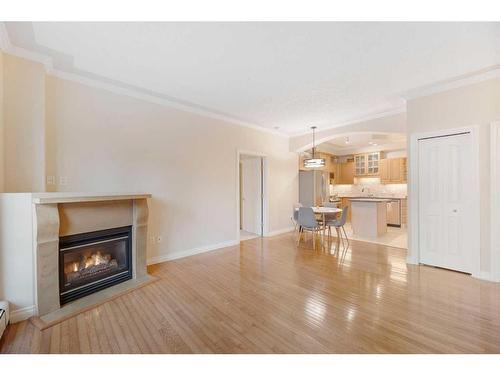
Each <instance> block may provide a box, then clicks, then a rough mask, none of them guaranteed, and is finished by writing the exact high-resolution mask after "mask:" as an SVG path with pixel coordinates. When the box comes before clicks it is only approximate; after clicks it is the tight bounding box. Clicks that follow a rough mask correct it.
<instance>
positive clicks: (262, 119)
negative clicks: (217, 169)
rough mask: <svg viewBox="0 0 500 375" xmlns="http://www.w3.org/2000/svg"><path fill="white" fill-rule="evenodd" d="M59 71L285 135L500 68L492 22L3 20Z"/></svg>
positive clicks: (13, 36) (499, 32)
mask: <svg viewBox="0 0 500 375" xmlns="http://www.w3.org/2000/svg"><path fill="white" fill-rule="evenodd" d="M6 28H7V31H8V34H9V37H10V40H11V43H12V44H13V45H16V46H18V47H22V48H25V49H28V50H30V51H34V52H39V53H43V54H46V55H49V56H51V57H52V58H53V61H54V66H55V68H56V69H58V70H60V71H65V72H72V73H77V74H80V75H83V76H88V77H91V78H94V79H102V80H105V81H108V82H113V83H114V84H117V85H121V84H123V85H127V87H133V88H137V89H138V90H143V91H144V92H147V93H149V94H153V95H157V96H159V97H165V98H168V99H170V100H174V101H178V102H179V103H183V104H187V105H188V106H192V107H193V108H201V109H204V110H207V111H211V112H213V113H215V114H219V115H224V116H227V117H229V118H232V119H235V120H238V121H243V122H246V123H250V124H254V125H258V126H262V127H265V128H268V129H273V128H276V127H277V128H279V131H280V132H284V133H288V134H295V133H301V132H304V131H307V130H308V128H309V126H311V125H316V126H318V128H319V130H321V129H324V128H329V127H333V126H335V125H336V124H340V123H342V122H345V121H350V120H353V119H356V118H358V117H361V116H366V115H369V114H374V113H377V112H383V111H387V110H393V109H394V108H397V107H401V106H403V105H404V100H403V99H402V98H401V93H402V92H405V91H408V90H411V89H414V88H416V87H421V86H425V85H429V84H432V83H434V82H437V81H441V80H444V79H448V78H452V77H456V76H459V75H462V74H466V73H469V72H471V71H476V70H480V69H483V68H486V67H489V66H492V65H495V64H498V63H499V62H500V49H499V48H498V46H499V45H500V24H498V23H497V24H494V23H331V22H330V23H50V22H49V23H6Z"/></svg>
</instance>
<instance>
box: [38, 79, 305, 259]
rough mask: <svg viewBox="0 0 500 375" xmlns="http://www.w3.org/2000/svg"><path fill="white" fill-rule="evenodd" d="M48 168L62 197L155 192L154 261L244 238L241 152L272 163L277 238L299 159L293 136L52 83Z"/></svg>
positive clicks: (292, 197)
mask: <svg viewBox="0 0 500 375" xmlns="http://www.w3.org/2000/svg"><path fill="white" fill-rule="evenodd" d="M46 84H47V94H46V100H47V134H50V137H49V139H48V140H47V170H51V171H54V173H55V174H56V176H58V177H60V176H63V177H66V178H67V181H68V182H67V185H65V186H61V185H60V186H58V187H57V188H58V190H60V191H117V192H125V191H144V192H148V193H152V194H153V199H152V200H151V205H150V226H149V228H150V230H149V233H150V234H154V235H161V236H162V242H161V243H158V244H155V245H151V244H150V247H149V249H148V256H149V258H150V259H153V260H162V259H168V258H171V257H175V256H178V255H180V254H183V253H189V252H191V251H193V249H199V248H208V247H213V246H216V245H217V244H228V243H234V242H235V241H236V220H237V216H236V215H237V193H238V192H237V190H236V186H237V173H238V172H237V167H236V157H237V149H240V150H246V151H253V152H259V153H264V154H266V155H267V162H268V165H269V176H268V193H269V197H268V200H269V228H268V229H269V231H271V232H273V231H279V230H282V229H284V228H288V227H290V219H289V218H290V211H291V207H292V206H293V204H294V202H296V201H297V196H298V192H297V186H298V183H297V173H298V171H297V155H296V154H295V153H292V152H289V151H288V139H287V138H283V137H280V136H276V135H272V134H268V133H264V132H260V131H256V130H253V129H249V128H244V127H241V126H235V125H233V124H230V123H226V122H223V121H220V120H213V119H210V118H207V117H202V116H200V115H195V114H192V113H187V112H183V111H180V110H176V109H172V108H169V107H165V106H161V105H157V104H152V103H148V102H145V101H140V100H137V99H133V98H130V97H126V96H123V95H117V94H113V93H110V92H108V91H103V90H100V89H96V88H92V87H88V86H84V85H82V84H79V83H75V82H70V81H65V80H61V79H59V78H56V77H51V76H48V77H47V83H46Z"/></svg>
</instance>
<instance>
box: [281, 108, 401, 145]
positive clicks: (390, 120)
mask: <svg viewBox="0 0 500 375" xmlns="http://www.w3.org/2000/svg"><path fill="white" fill-rule="evenodd" d="M355 132H360V133H363V132H369V133H376V132H381V133H403V134H404V133H406V113H397V114H393V115H388V116H384V117H379V118H373V119H371V120H366V121H360V122H356V123H352V124H349V125H344V126H340V127H338V128H332V129H327V130H323V131H321V129H319V131H318V132H316V144H320V143H322V142H326V141H328V140H330V139H333V138H336V137H341V136H343V135H344V134H349V133H355ZM311 147H312V133H309V134H304V135H300V136H296V137H292V138H290V150H292V151H305V150H307V149H309V148H311Z"/></svg>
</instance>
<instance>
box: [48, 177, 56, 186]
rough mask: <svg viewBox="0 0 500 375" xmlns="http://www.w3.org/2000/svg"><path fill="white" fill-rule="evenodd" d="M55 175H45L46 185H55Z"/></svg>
mask: <svg viewBox="0 0 500 375" xmlns="http://www.w3.org/2000/svg"><path fill="white" fill-rule="evenodd" d="M55 184H56V176H47V185H55Z"/></svg>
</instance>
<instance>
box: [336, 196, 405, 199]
mask: <svg viewBox="0 0 500 375" xmlns="http://www.w3.org/2000/svg"><path fill="white" fill-rule="evenodd" d="M339 198H351V199H407V197H406V196H395V197H392V196H386V197H384V196H381V195H374V196H373V197H368V196H362V195H339Z"/></svg>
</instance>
